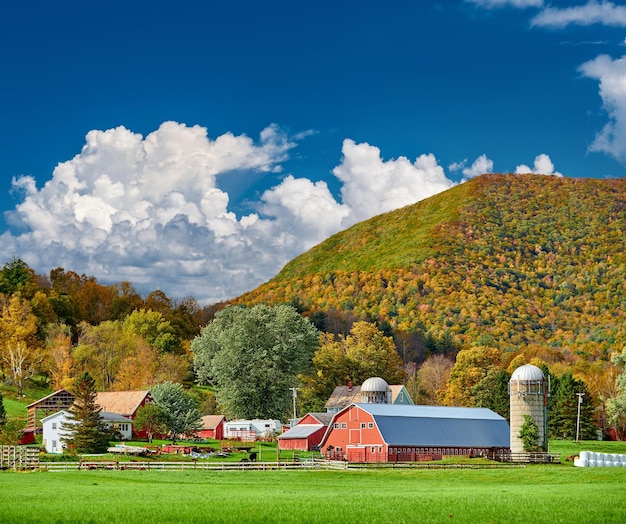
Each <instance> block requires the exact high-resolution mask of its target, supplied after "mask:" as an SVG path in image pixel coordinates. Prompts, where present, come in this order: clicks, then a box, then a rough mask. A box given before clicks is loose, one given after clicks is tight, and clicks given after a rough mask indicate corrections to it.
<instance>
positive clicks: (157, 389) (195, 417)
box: [150, 382, 201, 443]
mask: <svg viewBox="0 0 626 524" xmlns="http://www.w3.org/2000/svg"><path fill="white" fill-rule="evenodd" d="M150 394H151V395H152V398H153V399H154V402H155V403H156V404H157V405H158V406H159V408H160V409H161V412H162V417H163V418H162V422H163V423H164V425H165V427H166V428H167V430H168V431H169V434H170V437H171V439H172V442H173V443H176V440H177V439H178V437H179V436H180V435H185V434H193V433H194V432H195V431H196V430H197V429H199V428H200V424H201V421H200V418H201V415H200V411H199V410H198V406H197V404H196V401H195V400H194V399H193V398H191V396H190V395H189V394H188V393H187V392H186V391H185V389H184V388H183V386H181V385H180V384H175V383H173V382H163V383H161V384H156V385H155V386H153V387H152V388H151V389H150Z"/></svg>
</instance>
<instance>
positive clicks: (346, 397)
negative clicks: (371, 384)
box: [325, 386, 361, 409]
mask: <svg viewBox="0 0 626 524" xmlns="http://www.w3.org/2000/svg"><path fill="white" fill-rule="evenodd" d="M360 392H361V386H337V387H336V388H335V389H334V391H333V392H332V394H331V395H330V397H329V399H328V400H327V401H326V405H325V407H326V408H339V409H341V408H345V407H346V406H349V405H350V404H352V403H353V402H354V400H355V399H356V396H357V395H358V394H359V393H360Z"/></svg>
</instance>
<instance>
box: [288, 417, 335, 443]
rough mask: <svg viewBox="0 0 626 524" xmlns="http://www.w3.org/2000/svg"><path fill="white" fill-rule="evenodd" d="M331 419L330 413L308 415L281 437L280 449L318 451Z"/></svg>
mask: <svg viewBox="0 0 626 524" xmlns="http://www.w3.org/2000/svg"><path fill="white" fill-rule="evenodd" d="M331 419H332V415H331V414H330V413H307V414H306V415H305V416H304V417H302V418H301V419H300V420H299V421H298V422H297V423H296V424H295V425H294V426H293V427H292V428H290V429H289V430H287V431H285V432H284V433H283V434H282V435H279V437H278V448H279V449H290V450H291V449H293V450H300V451H311V450H312V449H316V448H317V447H318V445H319V443H320V442H321V441H322V438H323V436H324V433H325V432H326V428H327V427H328V424H329V423H330V421H331Z"/></svg>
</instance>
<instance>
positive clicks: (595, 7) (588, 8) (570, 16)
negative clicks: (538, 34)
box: [531, 0, 626, 28]
mask: <svg viewBox="0 0 626 524" xmlns="http://www.w3.org/2000/svg"><path fill="white" fill-rule="evenodd" d="M595 24H600V25H606V26H615V27H626V6H623V5H615V4H614V3H613V2H606V1H602V2H596V1H594V0H591V1H589V2H587V3H586V4H583V5H576V6H572V7H552V6H549V7H546V8H545V9H542V10H541V12H539V13H538V14H537V15H535V16H534V17H533V19H532V20H531V26H536V27H554V28H562V27H566V26H568V25H581V26H588V25H595Z"/></svg>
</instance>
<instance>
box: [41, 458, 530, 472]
mask: <svg viewBox="0 0 626 524" xmlns="http://www.w3.org/2000/svg"><path fill="white" fill-rule="evenodd" d="M524 467H526V465H525V464H511V463H509V464H424V463H391V462H380V463H355V462H345V461H339V460H317V459H316V460H302V461H297V462H199V461H198V462H195V461H194V462H182V461H181V462H138V461H137V462H136V461H131V462H118V461H87V460H82V461H80V462H40V463H39V469H40V470H43V471H68V470H74V471H75V470H82V471H91V470H133V471H175V470H201V471H255V470H256V471H276V470H296V469H297V470H303V469H305V470H322V469H323V470H359V469H501V468H524Z"/></svg>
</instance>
